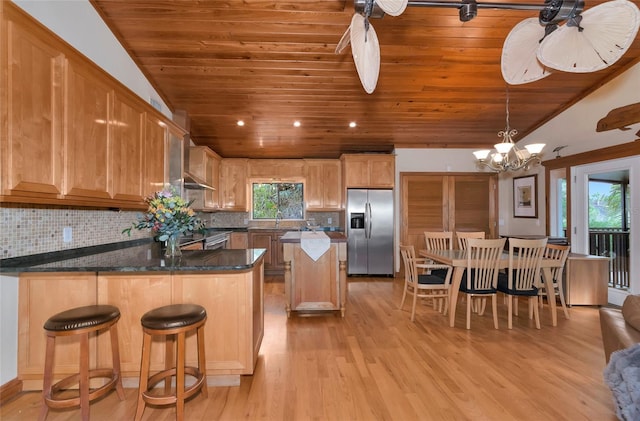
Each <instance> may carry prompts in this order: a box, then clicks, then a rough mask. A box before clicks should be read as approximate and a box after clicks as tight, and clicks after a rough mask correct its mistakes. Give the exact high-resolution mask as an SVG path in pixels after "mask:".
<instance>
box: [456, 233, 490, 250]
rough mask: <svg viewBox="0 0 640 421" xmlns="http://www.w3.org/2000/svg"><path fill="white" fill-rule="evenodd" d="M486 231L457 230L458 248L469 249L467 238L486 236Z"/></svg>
mask: <svg viewBox="0 0 640 421" xmlns="http://www.w3.org/2000/svg"><path fill="white" fill-rule="evenodd" d="M484 237H485V233H484V231H456V238H457V239H458V248H459V249H460V250H466V249H467V240H468V239H469V238H481V239H482V238H484Z"/></svg>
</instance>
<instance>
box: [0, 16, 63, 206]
mask: <svg viewBox="0 0 640 421" xmlns="http://www.w3.org/2000/svg"><path fill="white" fill-rule="evenodd" d="M1 7H3V8H4V12H5V13H4V16H3V20H5V21H4V22H2V25H1V26H0V27H1V28H2V34H0V43H1V44H0V84H1V85H0V121H1V122H2V124H0V130H1V131H2V132H1V133H0V138H1V141H0V142H1V144H0V152H1V153H0V155H1V156H2V158H1V159H2V162H1V166H2V174H1V179H2V181H1V194H2V199H3V200H4V198H5V197H7V196H9V197H13V198H14V200H16V201H24V202H33V203H42V200H43V199H44V200H45V201H46V199H51V198H54V199H55V198H56V197H58V196H59V195H60V194H61V193H62V170H63V168H62V166H63V161H62V152H63V124H62V123H63V117H64V115H63V110H64V85H63V83H62V82H63V75H64V67H65V59H64V55H63V54H62V53H61V52H60V51H59V50H57V49H56V48H55V47H54V46H53V45H51V44H49V43H48V42H47V40H46V38H45V37H44V36H43V33H44V31H43V30H39V31H38V30H35V31H31V28H25V27H23V26H22V25H20V24H14V22H11V23H12V24H11V25H9V24H8V23H9V22H8V20H10V19H11V18H12V16H11V14H10V13H9V11H11V10H13V7H9V5H8V4H5V5H3V6H1ZM35 29H39V28H35ZM28 198H31V200H28Z"/></svg>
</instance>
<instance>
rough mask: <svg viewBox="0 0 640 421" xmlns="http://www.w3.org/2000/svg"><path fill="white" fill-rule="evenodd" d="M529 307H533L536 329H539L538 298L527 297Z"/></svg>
mask: <svg viewBox="0 0 640 421" xmlns="http://www.w3.org/2000/svg"><path fill="white" fill-rule="evenodd" d="M529 301H530V306H531V307H533V315H534V317H535V319H536V329H540V310H539V309H538V297H537V296H533V297H529Z"/></svg>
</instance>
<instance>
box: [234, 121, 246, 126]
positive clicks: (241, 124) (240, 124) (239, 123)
mask: <svg viewBox="0 0 640 421" xmlns="http://www.w3.org/2000/svg"><path fill="white" fill-rule="evenodd" d="M236 124H237V125H238V126H240V127H242V126H244V121H242V120H238V122H237V123H236Z"/></svg>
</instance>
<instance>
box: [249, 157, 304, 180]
mask: <svg viewBox="0 0 640 421" xmlns="http://www.w3.org/2000/svg"><path fill="white" fill-rule="evenodd" d="M304 166H305V161H304V160H303V159H250V160H249V178H262V179H269V180H286V179H289V180H297V179H301V178H302V177H304Z"/></svg>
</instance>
